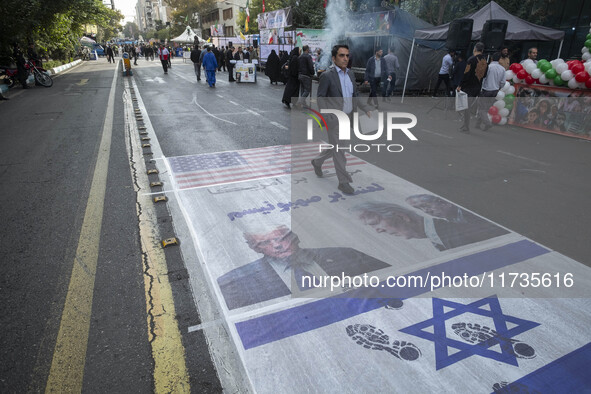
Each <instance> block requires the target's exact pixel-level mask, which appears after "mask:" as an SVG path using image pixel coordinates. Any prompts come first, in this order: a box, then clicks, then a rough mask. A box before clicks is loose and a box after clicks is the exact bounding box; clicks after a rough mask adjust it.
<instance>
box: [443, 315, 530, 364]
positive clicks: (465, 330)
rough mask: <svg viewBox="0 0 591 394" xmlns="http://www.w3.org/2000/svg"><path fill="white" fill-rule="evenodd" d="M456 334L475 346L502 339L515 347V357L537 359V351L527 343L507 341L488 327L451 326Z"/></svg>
mask: <svg viewBox="0 0 591 394" xmlns="http://www.w3.org/2000/svg"><path fill="white" fill-rule="evenodd" d="M451 328H452V330H453V331H454V333H455V334H456V335H457V336H459V337H460V338H462V339H463V340H464V341H466V342H469V343H472V344H475V343H482V344H485V345H486V344H488V342H489V341H495V340H496V339H501V340H504V341H507V342H509V343H511V345H512V346H513V355H514V356H515V357H518V358H523V359H532V358H534V357H536V351H535V350H534V348H533V347H531V346H529V345H528V344H527V343H524V342H521V341H518V340H516V339H507V338H503V337H501V336H500V335H499V334H498V333H497V332H496V331H495V330H493V329H492V328H489V327H487V326H481V325H480V324H472V323H455V324H452V326H451Z"/></svg>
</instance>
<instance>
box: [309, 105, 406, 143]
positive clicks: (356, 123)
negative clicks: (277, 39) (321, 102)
mask: <svg viewBox="0 0 591 394" xmlns="http://www.w3.org/2000/svg"><path fill="white" fill-rule="evenodd" d="M306 109H308V110H309V111H310V112H312V113H310V112H306V114H307V115H309V116H310V117H311V119H308V121H307V135H306V138H307V140H308V141H313V140H314V121H315V122H316V124H318V126H319V128H320V131H321V132H323V131H324V130H326V131H327V132H328V126H327V122H326V120H325V119H324V117H323V116H322V114H332V115H334V116H335V117H336V118H337V120H338V128H339V130H338V133H339V134H338V137H339V138H338V139H339V141H350V140H351V121H350V118H349V116H348V115H347V114H346V113H344V112H343V111H339V110H336V109H322V110H320V112H317V111H314V110H312V109H309V108H306ZM362 116H365V114H363V115H362ZM376 116H377V121H376V120H375V117H376ZM365 117H366V116H365ZM384 117H385V118H386V119H385V127H384ZM366 118H367V117H366ZM404 119H406V120H410V122H405V123H399V122H400V120H404ZM360 123H361V125H360ZM416 125H417V117H416V116H415V115H413V114H411V113H408V112H387V113H385V116H384V112H378V113H377V115H376V114H375V113H373V114H372V117H371V118H367V119H364V122H361V121H360V115H359V113H358V112H353V124H352V126H353V133H354V135H355V137H356V138H358V139H359V140H362V141H377V140H379V139H380V138H382V139H383V135H384V129H385V137H386V141H388V142H390V141H392V136H393V131H394V130H400V131H402V132H403V133H404V135H406V137H407V138H408V139H409V140H411V141H418V139H417V137H415V135H414V134H413V133H412V132H411V131H410V129H412V128H413V127H414V126H416ZM364 126H365V129H364ZM368 129H371V130H368ZM318 148H319V150H320V151H322V150H324V149H332V148H335V149H336V150H337V151H339V150H343V151H348V152H369V151H371V150H375V151H377V152H380V151H381V150H382V149H384V150H386V151H388V152H393V153H396V152H402V150H403V149H404V147H403V146H402V145H400V144H386V143H372V144H348V145H347V144H336V145H334V144H325V143H322V144H319V146H318Z"/></svg>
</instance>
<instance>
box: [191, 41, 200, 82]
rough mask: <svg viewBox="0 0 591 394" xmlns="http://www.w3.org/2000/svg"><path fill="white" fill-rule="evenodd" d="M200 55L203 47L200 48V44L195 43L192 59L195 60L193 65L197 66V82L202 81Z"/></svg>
mask: <svg viewBox="0 0 591 394" xmlns="http://www.w3.org/2000/svg"><path fill="white" fill-rule="evenodd" d="M200 57H201V49H199V45H195V47H194V48H193V50H192V51H191V61H192V62H193V67H194V68H195V76H197V82H199V81H201V63H200V62H199V59H200Z"/></svg>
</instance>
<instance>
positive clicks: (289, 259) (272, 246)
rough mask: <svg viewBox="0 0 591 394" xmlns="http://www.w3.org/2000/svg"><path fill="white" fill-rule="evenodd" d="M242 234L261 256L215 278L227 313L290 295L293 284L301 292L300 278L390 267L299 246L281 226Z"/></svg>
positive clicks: (348, 253)
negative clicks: (228, 310)
mask: <svg viewBox="0 0 591 394" xmlns="http://www.w3.org/2000/svg"><path fill="white" fill-rule="evenodd" d="M243 235H244V239H245V241H246V243H247V245H248V246H249V248H250V249H252V250H253V251H254V252H256V253H258V254H260V255H262V256H261V257H260V258H259V259H257V260H255V261H252V262H250V263H248V264H246V265H243V266H241V267H238V268H235V269H233V270H231V271H229V272H227V273H225V274H224V275H222V276H220V277H219V278H218V280H217V281H218V285H219V287H220V290H221V292H222V294H223V296H224V300H225V301H226V305H227V307H228V309H230V310H232V309H236V308H241V307H244V306H248V305H253V304H257V303H259V302H263V301H268V300H272V299H275V298H279V297H283V296H286V295H290V294H291V293H292V291H291V289H292V286H293V285H297V286H299V290H304V289H302V288H301V287H300V284H301V283H302V281H301V280H300V279H301V278H302V276H304V275H305V276H318V277H322V276H327V275H330V276H333V275H334V276H340V275H342V274H344V275H348V276H356V275H362V274H364V273H369V272H372V271H376V270H380V269H383V268H387V267H389V266H390V265H389V264H387V263H385V262H383V261H381V260H378V259H376V258H374V257H371V256H369V255H367V254H365V253H362V252H360V251H358V250H355V249H353V248H347V247H326V248H310V249H308V248H303V247H300V239H299V237H298V235H297V234H295V233H294V232H293V231H291V229H290V228H289V227H287V226H285V225H280V226H276V227H272V228H268V229H266V230H257V231H245V232H244V233H243Z"/></svg>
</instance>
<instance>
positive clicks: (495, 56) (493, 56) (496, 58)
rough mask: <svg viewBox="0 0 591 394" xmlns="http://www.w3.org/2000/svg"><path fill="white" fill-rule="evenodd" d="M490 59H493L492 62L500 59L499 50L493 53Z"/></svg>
mask: <svg viewBox="0 0 591 394" xmlns="http://www.w3.org/2000/svg"><path fill="white" fill-rule="evenodd" d="M492 60H493V62H498V61H499V60H501V52H495V53H493V55H492Z"/></svg>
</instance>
